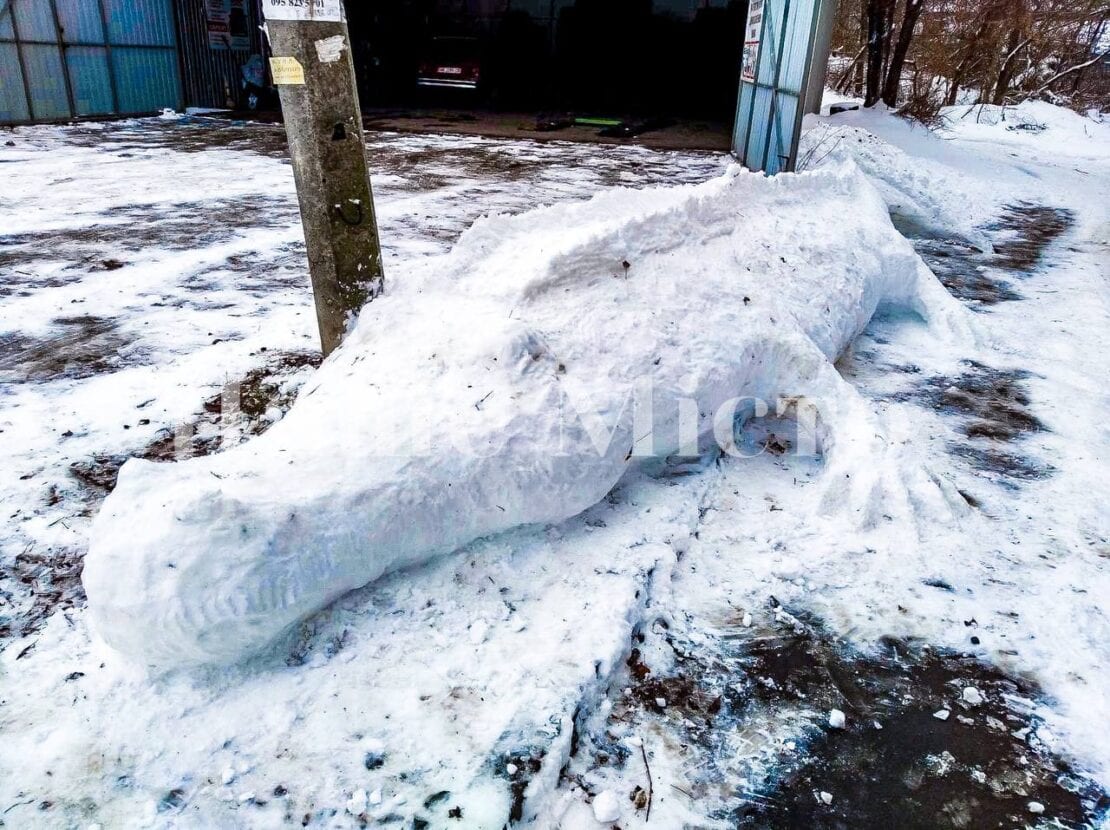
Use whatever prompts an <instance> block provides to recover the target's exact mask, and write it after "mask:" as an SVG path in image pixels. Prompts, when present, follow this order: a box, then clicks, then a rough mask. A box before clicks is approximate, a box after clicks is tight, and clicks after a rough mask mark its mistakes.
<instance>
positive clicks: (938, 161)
mask: <svg viewBox="0 0 1110 830" xmlns="http://www.w3.org/2000/svg"><path fill="white" fill-rule="evenodd" d="M807 126H808V129H807V130H806V132H805V133H803V135H802V141H801V145H800V149H799V153H798V159H799V162H798V166H799V168H800V169H803V170H815V169H820V168H822V167H826V166H835V165H838V164H843V163H844V162H845V161H849V160H850V161H852V162H854V163H855V164H857V165H858V166H859V167H860V169H861V170H863V172H864V173H866V174H867V176H868V178H869V179H870V180H871V183H872V184H873V185H875V187H876V188H877V189H878V190H879V192H880V193H881V194H882V196H883V199H884V200H885V201H886V203H887V207H888V208H889V209H890V211H891V213H894V214H896V215H898V216H899V217H901V218H902V219H903V220H907V221H909V222H911V223H913V224H915V225H918V226H920V228H921V229H922V230H923V231H924V232H926V233H929V234H940V235H944V236H951V237H955V238H957V239H961V238H962V239H967V240H968V241H969V242H971V243H972V244H974V245H975V246H976V247H979V248H981V249H983V250H990V247H991V244H990V240H989V239H988V237H987V235H986V234H984V233H983V232H982V231H981V230H979V229H978V228H977V226H978V225H981V224H983V223H984V222H986V221H988V220H991V219H993V218H994V217H995V216H997V215H998V213H999V212H1000V209H1001V207H1002V203H1001V201H1000V193H999V191H998V189H997V188H994V187H992V186H991V182H990V178H989V174H990V170H989V167H987V166H986V164H985V163H984V162H982V161H977V162H976V164H975V165H968V164H967V163H966V160H965V159H963V158H962V157H961V156H960V155H959V154H957V153H953V152H952V148H951V146H950V144H949V142H946V141H944V140H943V139H941V138H938V137H937V136H936V135H935V134H934V133H931V132H930V131H928V130H926V129H925V128H924V127H921V126H917V125H914V124H913V123H911V122H909V121H906V120H905V119H902V118H898V117H897V116H894V115H893V114H891V113H890V112H889V111H886V110H883V109H881V108H876V109H874V110H858V111H849V112H845V113H840V114H838V115H834V116H828V117H825V118H820V119H818V118H816V117H815V116H808V121H807ZM984 173H987V175H986V176H984V175H983V174H984Z"/></svg>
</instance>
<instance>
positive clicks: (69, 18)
mask: <svg viewBox="0 0 1110 830" xmlns="http://www.w3.org/2000/svg"><path fill="white" fill-rule="evenodd" d="M229 18H231V19H232V20H233V24H232V25H231V26H228V20H229ZM260 19H261V15H260V13H259V10H258V0H0V124H18V123H26V122H34V121H56V120H65V119H69V118H73V117H82V116H101V115H114V114H118V115H135V114H142V113H151V112H157V111H158V110H160V109H162V108H163V107H173V108H175V109H181V108H182V107H185V106H195V107H225V106H229V105H230V106H234V105H235V104H236V103H237V102H238V98H239V89H240V79H241V72H240V70H241V67H242V66H243V64H244V63H245V62H246V61H247V60H248V59H249V58H250V56H251V55H252V54H255V53H257V54H263V48H264V47H263V43H262V36H261V31H260V29H259V20H260ZM213 21H222V23H220V22H216V23H213ZM221 26H222V27H223V29H222V30H221ZM232 33H234V36H232Z"/></svg>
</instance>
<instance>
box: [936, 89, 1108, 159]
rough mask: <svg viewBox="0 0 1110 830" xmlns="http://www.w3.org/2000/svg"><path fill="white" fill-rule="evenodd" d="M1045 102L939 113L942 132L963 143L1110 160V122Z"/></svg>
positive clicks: (980, 106)
mask: <svg viewBox="0 0 1110 830" xmlns="http://www.w3.org/2000/svg"><path fill="white" fill-rule="evenodd" d="M1095 115H1096V117H1090V116H1088V115H1081V114H1079V113H1077V112H1075V111H1074V110H1070V109H1067V108H1066V107H1060V106H1056V105H1055V104H1050V103H1048V102H1047V101H1024V102H1022V103H1020V104H1017V105H1015V106H995V105H992V104H972V105H970V106H961V107H945V108H944V109H943V110H941V116H942V117H943V119H944V126H945V129H946V130H947V131H948V132H949V133H950V134H952V135H955V136H958V137H960V138H963V139H969V140H973V141H974V140H980V141H1001V142H1003V143H1010V144H1027V145H1032V146H1035V147H1040V148H1041V149H1044V150H1049V151H1050V152H1051V154H1052V155H1064V156H1070V157H1081V158H1092V159H1096V158H1097V159H1105V158H1110V121H1107V120H1105V119H1103V118H1102V117H1101V114H1098V113H1095Z"/></svg>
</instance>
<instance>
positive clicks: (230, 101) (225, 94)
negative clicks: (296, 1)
mask: <svg viewBox="0 0 1110 830" xmlns="http://www.w3.org/2000/svg"><path fill="white" fill-rule="evenodd" d="M2 1H3V0H0V2H2ZM213 2H215V3H216V4H217V5H224V6H226V5H227V4H226V3H223V4H221V2H220V0H174V4H175V6H176V11H177V20H178V32H179V33H180V42H181V64H182V70H183V75H182V76H183V78H184V81H185V100H186V101H187V102H188V104H189V106H191V107H226V106H229V105H230V106H235V105H236V104H237V103H238V102H239V101H238V90H239V82H240V79H241V77H242V76H241V74H240V70H241V68H242V66H243V64H244V63H246V61H247V59H248V58H249V57H250V56H251V55H252V54H259V55H263V54H264V52H263V49H264V46H263V42H262V30H261V29H260V28H259V27H260V25H261V23H260V21H261V19H262V15H261V12H260V10H259V8H258V0H247V2H246V3H245V4H244V5H245V6H246V8H245V10H244V11H245V13H246V18H247V19H246V24H247V25H246V30H247V36H246V38H245V39H243V38H240V39H237V40H235V41H229V42H227V43H226V44H225V45H224V46H222V47H219V46H217V47H216V48H213V41H217V42H218V40H219V37H218V35H210V34H209V32H208V12H207V7H208V5H209V4H211V3H213Z"/></svg>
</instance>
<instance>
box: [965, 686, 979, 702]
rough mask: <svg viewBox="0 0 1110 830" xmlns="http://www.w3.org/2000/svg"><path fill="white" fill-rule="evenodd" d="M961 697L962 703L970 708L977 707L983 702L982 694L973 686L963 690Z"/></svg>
mask: <svg viewBox="0 0 1110 830" xmlns="http://www.w3.org/2000/svg"><path fill="white" fill-rule="evenodd" d="M961 697H962V698H963V700H964V703H967V704H968V705H970V706H979V705H980V704H982V702H983V695H982V693H981V692H980V691H979V690H978V689H976V688H975V687H974V686H967V687H966V688H965V689H964V691H963V694H962V695H961Z"/></svg>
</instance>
